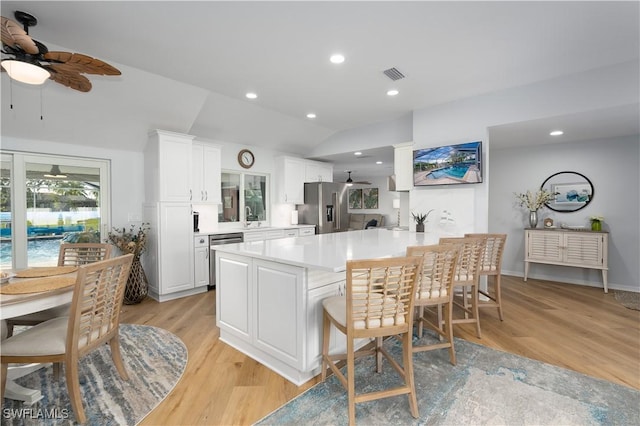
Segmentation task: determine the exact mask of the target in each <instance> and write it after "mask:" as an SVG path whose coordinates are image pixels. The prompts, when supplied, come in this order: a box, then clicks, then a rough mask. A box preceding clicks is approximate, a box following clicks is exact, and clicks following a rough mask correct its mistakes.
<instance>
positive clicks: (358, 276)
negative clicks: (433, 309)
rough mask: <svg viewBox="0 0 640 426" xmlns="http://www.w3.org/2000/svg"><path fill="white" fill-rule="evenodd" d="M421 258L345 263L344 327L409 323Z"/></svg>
mask: <svg viewBox="0 0 640 426" xmlns="http://www.w3.org/2000/svg"><path fill="white" fill-rule="evenodd" d="M421 268H422V259H421V258H417V257H398V258H389V259H372V260H354V261H348V262H347V327H348V328H352V329H359V330H364V329H374V328H377V329H381V328H385V327H394V326H404V327H407V326H410V325H411V323H412V318H411V314H412V311H413V303H414V298H415V290H416V283H417V279H418V277H419V272H420V270H421Z"/></svg>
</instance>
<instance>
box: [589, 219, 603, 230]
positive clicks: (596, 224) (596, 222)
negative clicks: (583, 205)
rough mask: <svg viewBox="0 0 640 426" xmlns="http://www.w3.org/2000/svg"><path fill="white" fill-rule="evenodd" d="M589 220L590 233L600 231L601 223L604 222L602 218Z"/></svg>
mask: <svg viewBox="0 0 640 426" xmlns="http://www.w3.org/2000/svg"><path fill="white" fill-rule="evenodd" d="M589 220H590V221H591V230H592V231H602V222H604V217H603V216H591V217H590V218H589Z"/></svg>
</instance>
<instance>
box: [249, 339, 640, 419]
mask: <svg viewBox="0 0 640 426" xmlns="http://www.w3.org/2000/svg"><path fill="white" fill-rule="evenodd" d="M385 346H387V347H388V348H390V349H391V352H392V353H393V354H395V355H396V359H398V360H400V359H401V358H400V354H401V350H400V346H399V345H398V344H397V343H395V341H391V342H385ZM587 350H588V349H587ZM456 354H457V358H458V359H457V361H458V362H457V366H453V365H451V364H450V363H449V356H448V351H447V350H446V349H445V350H437V351H430V352H420V353H416V354H414V369H415V380H416V393H417V397H418V407H419V411H420V417H419V418H418V419H414V418H413V417H411V414H410V412H409V402H408V398H407V396H406V395H402V396H397V397H392V398H385V399H381V400H378V401H371V402H364V403H360V404H356V423H357V424H360V425H554V426H555V425H581V426H584V425H630V424H638V419H640V392H639V391H637V390H634V389H632V388H627V387H625V386H620V385H617V384H614V383H609V382H606V381H603V380H599V379H595V378H592V377H588V376H585V375H582V374H579V373H576V372H573V371H570V370H566V369H562V368H558V367H555V366H552V365H549V364H544V363H541V362H538V361H534V360H531V359H528V358H524V357H520V356H517V355H512V354H508V353H505V352H500V351H496V350H493V349H489V348H487V347H484V346H481V345H477V344H474V343H470V342H467V341H464V340H461V339H456ZM343 372H344V370H343ZM358 377H360V380H358ZM394 383H396V384H399V383H400V381H399V379H398V378H397V374H396V372H395V370H393V368H392V367H391V366H390V365H389V364H388V363H387V362H386V361H385V363H384V364H383V372H382V373H381V374H376V373H375V362H374V359H373V357H366V358H360V359H358V360H356V393H359V392H369V391H373V390H378V389H382V388H385V387H387V386H389V385H390V384H391V385H393V384H394ZM347 423H348V414H347V395H346V391H345V390H344V388H343V387H342V385H341V384H340V382H339V381H338V380H337V378H336V377H335V376H333V375H332V376H330V377H328V378H327V380H326V381H325V382H324V383H319V384H317V385H315V386H314V387H313V388H311V389H309V390H308V391H306V392H305V393H303V394H301V395H299V396H298V397H296V398H295V399H293V400H292V401H290V402H289V403H287V404H285V405H284V406H282V407H280V408H279V409H278V410H276V411H275V412H273V413H271V414H270V415H268V416H267V417H265V418H263V419H262V420H260V421H259V422H258V423H257V424H258V425H285V424H290V425H294V424H295V425H304V424H308V425H311V424H313V425H329V424H331V425H346V424H347Z"/></svg>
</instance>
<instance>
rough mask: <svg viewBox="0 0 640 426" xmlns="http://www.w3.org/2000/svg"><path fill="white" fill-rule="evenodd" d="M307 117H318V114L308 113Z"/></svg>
mask: <svg viewBox="0 0 640 426" xmlns="http://www.w3.org/2000/svg"><path fill="white" fill-rule="evenodd" d="M307 118H316V115H315V114H314V113H312V112H310V113H309V114H307Z"/></svg>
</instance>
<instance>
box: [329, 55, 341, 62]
mask: <svg viewBox="0 0 640 426" xmlns="http://www.w3.org/2000/svg"><path fill="white" fill-rule="evenodd" d="M329 60H330V61H331V63H332V64H341V63H343V62H344V56H343V55H341V54H339V53H336V54H335V55H331V57H330V58H329Z"/></svg>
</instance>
